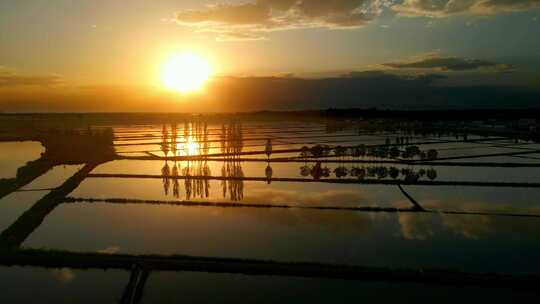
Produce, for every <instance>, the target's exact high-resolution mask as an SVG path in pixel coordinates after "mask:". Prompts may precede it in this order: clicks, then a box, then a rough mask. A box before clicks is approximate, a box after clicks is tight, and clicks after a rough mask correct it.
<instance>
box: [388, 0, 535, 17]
mask: <svg viewBox="0 0 540 304" xmlns="http://www.w3.org/2000/svg"><path fill="white" fill-rule="evenodd" d="M538 8H540V0H404V1H403V3H401V4H395V5H393V6H392V9H393V10H394V11H395V12H397V13H398V14H399V15H402V16H411V17H416V16H425V17H448V16H452V15H458V14H474V15H491V14H496V13H502V12H515V11H523V10H530V9H538Z"/></svg>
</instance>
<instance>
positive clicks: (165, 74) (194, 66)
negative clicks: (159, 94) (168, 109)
mask: <svg viewBox="0 0 540 304" xmlns="http://www.w3.org/2000/svg"><path fill="white" fill-rule="evenodd" d="M211 75H212V67H211V66H210V63H208V61H207V60H206V59H204V58H203V57H201V56H199V55H196V54H190V53H188V54H182V55H177V56H174V57H172V58H170V59H169V60H168V61H167V62H165V64H164V66H163V70H162V80H163V83H164V84H165V86H166V87H167V88H169V89H172V90H176V91H179V92H182V93H189V92H193V91H197V90H200V89H201V88H202V87H203V86H204V84H205V83H206V82H207V81H208V79H210V77H211Z"/></svg>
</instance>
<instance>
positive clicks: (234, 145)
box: [221, 122, 244, 201]
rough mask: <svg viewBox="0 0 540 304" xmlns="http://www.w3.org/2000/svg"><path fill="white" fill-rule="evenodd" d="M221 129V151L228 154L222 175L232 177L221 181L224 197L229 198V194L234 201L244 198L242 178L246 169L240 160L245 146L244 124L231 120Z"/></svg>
mask: <svg viewBox="0 0 540 304" xmlns="http://www.w3.org/2000/svg"><path fill="white" fill-rule="evenodd" d="M221 130H222V136H221V139H222V140H221V151H222V153H224V154H225V155H226V156H225V157H224V161H223V166H222V168H221V176H222V177H224V178H232V179H229V180H226V179H223V180H222V181H221V188H222V192H223V197H224V198H227V194H229V198H230V199H231V200H232V201H240V200H242V199H243V198H244V181H243V180H241V179H240V178H242V177H244V171H243V170H242V163H241V162H240V161H239V157H240V155H239V153H241V152H242V149H243V147H244V146H243V133H242V124H240V123H236V122H231V123H229V124H228V125H223V126H222V127H221ZM235 178H239V179H235Z"/></svg>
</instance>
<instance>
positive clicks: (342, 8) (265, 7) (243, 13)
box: [175, 0, 391, 41]
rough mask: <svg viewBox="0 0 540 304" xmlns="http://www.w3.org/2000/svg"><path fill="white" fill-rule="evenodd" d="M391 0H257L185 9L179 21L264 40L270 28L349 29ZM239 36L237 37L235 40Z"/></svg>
mask: <svg viewBox="0 0 540 304" xmlns="http://www.w3.org/2000/svg"><path fill="white" fill-rule="evenodd" d="M390 3H391V1H389V0H309V1H308V0H257V1H254V2H244V3H240V4H230V3H225V4H215V5H211V6H208V7H206V8H204V9H200V10H183V11H180V12H178V13H177V14H176V18H175V20H176V22H178V23H179V24H182V25H186V26H191V27H194V28H196V30H197V31H201V32H213V33H216V34H217V36H218V39H219V37H227V39H221V40H227V41H228V40H260V39H262V38H264V36H265V33H266V32H269V31H279V30H289V29H298V28H327V29H347V28H358V27H362V26H364V25H366V24H368V23H369V22H370V21H371V20H373V19H374V18H375V17H377V16H378V15H379V14H380V13H381V11H382V9H383V7H385V6H388V5H389V4H390ZM234 38H237V39H234Z"/></svg>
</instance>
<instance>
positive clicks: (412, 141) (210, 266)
mask: <svg viewBox="0 0 540 304" xmlns="http://www.w3.org/2000/svg"><path fill="white" fill-rule="evenodd" d="M325 131H327V128H324V127H320V126H308V127H299V126H297V127H291V126H283V127H279V126H277V127H267V126H264V125H262V126H260V127H259V128H257V127H256V126H251V127H249V128H248V127H246V126H242V125H241V124H235V123H231V124H229V125H223V126H221V127H219V126H218V127H213V128H209V127H208V126H207V125H206V123H189V124H185V125H184V126H182V125H179V126H176V125H164V126H159V127H152V128H145V129H137V128H122V129H121V128H118V129H117V130H116V131H115V132H114V137H111V138H110V140H111V141H110V143H109V146H108V147H105V148H102V149H101V151H102V152H100V153H97V154H98V155H97V156H96V153H93V155H92V156H85V154H84V153H83V152H80V151H83V150H84V149H80V150H78V151H79V152H78V156H77V157H72V156H71V155H68V156H67V157H64V156H65V155H60V156H55V155H52V154H47V153H46V154H45V156H46V158H44V159H41V160H39V161H38V162H36V163H33V164H29V165H28V166H29V167H28V168H27V169H28V170H27V172H25V173H21V174H20V176H17V177H16V178H14V179H12V180H10V181H8V182H6V183H5V185H4V186H3V187H2V189H0V190H2V191H0V198H1V197H3V196H6V195H9V194H10V193H13V192H16V191H33V190H35V191H37V190H40V191H41V190H44V189H23V190H22V188H23V187H24V186H25V185H27V184H29V183H30V182H31V181H32V180H34V179H35V178H37V177H38V176H40V175H42V174H43V173H44V172H46V171H47V170H49V169H50V168H51V167H52V166H54V165H58V164H63V163H70V164H73V163H79V164H84V166H83V167H82V169H80V170H79V171H78V172H77V173H76V174H74V175H73V176H71V177H70V178H68V179H67V180H66V181H65V182H64V183H63V184H62V185H60V186H59V187H56V188H52V189H50V192H49V193H48V194H47V195H45V196H44V197H43V198H41V199H40V200H38V201H37V202H36V203H35V204H34V205H33V206H32V207H31V208H30V209H28V210H27V211H26V212H24V213H23V214H22V215H21V216H20V217H19V218H18V219H17V220H16V221H15V222H14V223H13V224H11V225H10V226H9V227H8V228H7V229H5V230H4V231H3V232H2V233H1V234H0V248H1V249H0V250H1V252H0V264H1V265H8V266H9V265H24V266H35V267H45V268H62V267H69V268H81V269H87V268H99V269H107V268H112V269H123V270H127V271H130V272H131V276H130V279H129V281H128V282H127V283H126V288H125V290H124V291H123V294H122V299H121V303H137V302H139V301H140V300H141V298H142V296H143V289H144V285H145V283H146V281H147V280H148V278H149V276H151V273H152V271H195V272H215V273H240V274H246V275H272V276H293V277H295V276H297V277H316V278H327V279H346V280H366V281H389V282H418V283H423V284H437V285H448V284H449V285H470V286H485V287H501V288H513V289H516V288H517V289H531V290H534V289H536V288H537V286H538V284H539V283H540V276H539V275H538V274H530V275H510V274H505V273H473V272H463V271H455V270H440V269H429V268H421V269H408V268H403V269H395V268H390V267H389V268H380V267H368V266H358V265H342V264H328V263H304V262H294V261H269V260H258V259H243V258H224V257H206V256H188V255H132V254H120V253H113V254H109V253H107V254H105V253H96V252H88V253H84V252H72V251H64V250H42V249H28V248H21V245H22V244H23V243H24V241H25V240H26V239H28V237H29V236H30V235H31V234H32V233H33V232H34V231H35V230H36V229H37V228H38V227H39V226H40V225H41V224H42V223H43V221H44V220H45V218H46V217H47V216H48V215H49V214H50V213H51V212H53V211H54V210H55V209H56V208H57V207H58V206H60V205H61V204H91V203H108V204H148V205H169V206H200V207H209V208H259V209H264V208H268V209H271V208H278V209H299V210H320V211H325V210H328V211H332V210H340V211H344V212H346V211H351V212H366V213H372V212H384V213H411V214H415V213H433V214H463V215H470V216H500V217H518V218H519V217H523V218H527V217H529V218H537V217H540V214H533V213H526V212H521V213H520V212H518V213H516V212H507V213H504V212H491V211H461V210H438V209H430V208H426V207H424V206H423V202H422V201H420V200H417V199H415V198H414V197H413V195H411V194H410V193H409V192H408V191H407V189H406V187H407V186H410V185H415V186H448V187H457V186H459V187H497V188H505V187H507V188H540V182H508V181H467V180H437V172H436V171H435V169H433V168H431V167H471V168H484V167H491V168H537V167H540V162H533V161H531V162H529V161H518V160H523V158H520V157H526V156H531V160H534V156H538V155H540V149H538V145H537V144H535V143H527V142H523V141H516V140H515V139H513V138H507V137H501V136H487V137H486V136H474V134H469V135H468V138H467V137H466V136H465V137H464V136H462V135H459V136H457V137H458V138H455V137H454V138H453V139H451V138H450V135H447V136H442V137H438V136H433V135H431V136H426V135H415V134H407V133H405V132H402V133H399V132H398V133H395V132H394V133H391V132H369V133H368V132H365V133H362V132H359V131H357V130H353V131H352V132H351V131H350V130H349V131H347V133H346V134H341V133H340V134H326V133H327V132H325ZM322 132H324V134H326V135H321V134H322ZM365 136H369V139H368V140H366V139H365V138H364V137H365ZM460 136H461V137H460ZM351 137H353V138H351ZM354 137H358V138H354ZM89 138H90V137H89ZM328 138H332V139H336V140H335V141H329V140H328ZM341 138H343V140H341ZM87 139H88V138H87ZM144 139H159V140H157V141H151V142H144V143H140V142H137V141H139V140H144ZM120 140H121V141H122V143H115V141H120ZM280 141H282V142H280ZM283 141H286V142H283ZM246 142H260V143H258V144H257V143H254V144H248V145H246V144H245V143H246ZM345 143H346V145H345ZM99 144H100V145H103V144H102V143H99ZM214 144H218V145H214ZM329 144H332V145H329ZM471 144H475V145H476V147H480V149H490V148H494V149H507V150H505V151H503V152H487V153H484V152H482V153H475V152H471V153H468V154H467V153H465V154H463V155H456V154H455V152H456V151H458V152H459V151H460V150H459V149H460V148H459V145H471ZM152 145H158V146H160V148H159V149H155V147H154V148H152V147H148V146H152ZM445 145H446V146H445ZM448 145H454V147H448ZM45 146H46V147H47V145H45ZM131 146H136V147H137V148H138V150H135V151H131V153H132V154H135V153H144V154H145V155H130V151H123V152H122V151H119V150H116V152H115V153H109V152H107V151H108V149H110V148H111V147H115V148H118V147H131ZM246 146H248V147H250V148H255V149H253V150H251V151H244V150H243V149H244V148H246ZM276 147H283V148H276ZM432 147H433V148H432ZM437 147H439V148H437ZM64 148H66V146H64ZM445 150H446V151H452V153H453V154H448V155H445V154H444V151H445ZM463 151H464V152H468V150H467V148H466V147H465V148H464V149H463ZM158 153H160V155H158ZM276 155H277V156H278V157H275V156H276ZM279 155H286V156H283V157H279ZM85 157H86V158H87V159H86V160H85ZM501 157H502V158H504V161H499V160H497V161H490V159H492V158H493V159H497V158H501ZM120 160H121V161H161V162H163V163H164V167H163V168H162V170H161V174H143V173H93V171H95V169H96V168H98V167H99V166H100V165H102V164H105V163H107V162H111V161H120ZM466 160H469V161H466ZM177 162H188V163H189V162H192V164H193V167H191V168H185V169H186V170H185V171H183V172H178V170H177V164H176V163H177ZM210 162H222V163H223V165H224V168H225V167H227V166H230V169H229V171H227V170H224V171H223V172H222V175H217V176H215V175H211V174H210V172H208V170H207V169H206V167H205V166H207V164H208V163H210ZM244 162H246V163H248V162H254V163H262V164H266V165H267V167H266V171H265V176H245V175H244V173H243V171H242V168H241V164H242V163H244ZM169 163H170V164H169ZM277 163H293V164H294V163H298V164H303V165H304V166H303V167H302V168H301V170H300V171H301V172H300V175H301V177H276V176H273V174H272V167H271V164H277ZM329 164H333V165H335V166H336V168H335V169H334V171H333V172H332V171H331V170H330V169H329V168H327V167H325V166H326V165H329ZM366 165H367V167H366ZM197 166H199V167H198V168H197ZM387 166H391V167H387ZM392 166H400V168H395V167H392ZM402 167H405V168H402ZM171 168H172V169H171ZM227 168H229V167H227ZM418 168H420V169H418ZM332 174H334V175H335V177H332V176H331V175H332ZM86 179H160V180H162V181H163V184H164V187H165V191H167V189H168V188H167V187H169V186H168V185H169V183H173V184H174V183H178V180H183V181H185V185H186V187H188V186H187V185H190V187H197V185H198V186H201V185H202V187H204V184H205V183H208V182H209V181H212V180H214V181H221V182H224V183H225V185H227V183H229V185H230V184H231V183H233V184H235V187H237V188H236V189H237V190H235V191H242V189H243V184H242V183H243V182H261V183H268V184H270V183H282V182H286V183H311V184H314V185H318V184H351V185H359V186H360V185H382V186H386V187H396V188H398V189H399V191H400V192H401V193H402V194H403V197H404V198H405V199H406V200H407V201H408V202H409V203H410V206H409V207H408V208H397V207H380V206H368V207H361V206H352V207H348V206H334V205H332V204H329V205H291V204H267V203H265V202H260V203H257V202H255V203H254V202H246V203H244V202H241V197H242V196H243V194H242V193H240V194H237V196H236V197H237V198H238V199H237V200H236V201H232V202H231V201H199V200H189V199H185V200H178V199H177V200H152V199H149V200H145V199H136V198H129V197H121V198H101V197H99V198H96V197H73V196H71V195H70V193H72V192H73V191H74V190H75V189H77V188H78V187H79V185H80V184H81V183H82V182H83V181H85V180H86ZM195 184H197V185H195ZM173 186H174V185H173ZM177 187H178V185H177ZM176 191H178V190H176ZM190 191H191V190H190ZM203 192H204V191H203ZM329 203H331V202H329Z"/></svg>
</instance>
